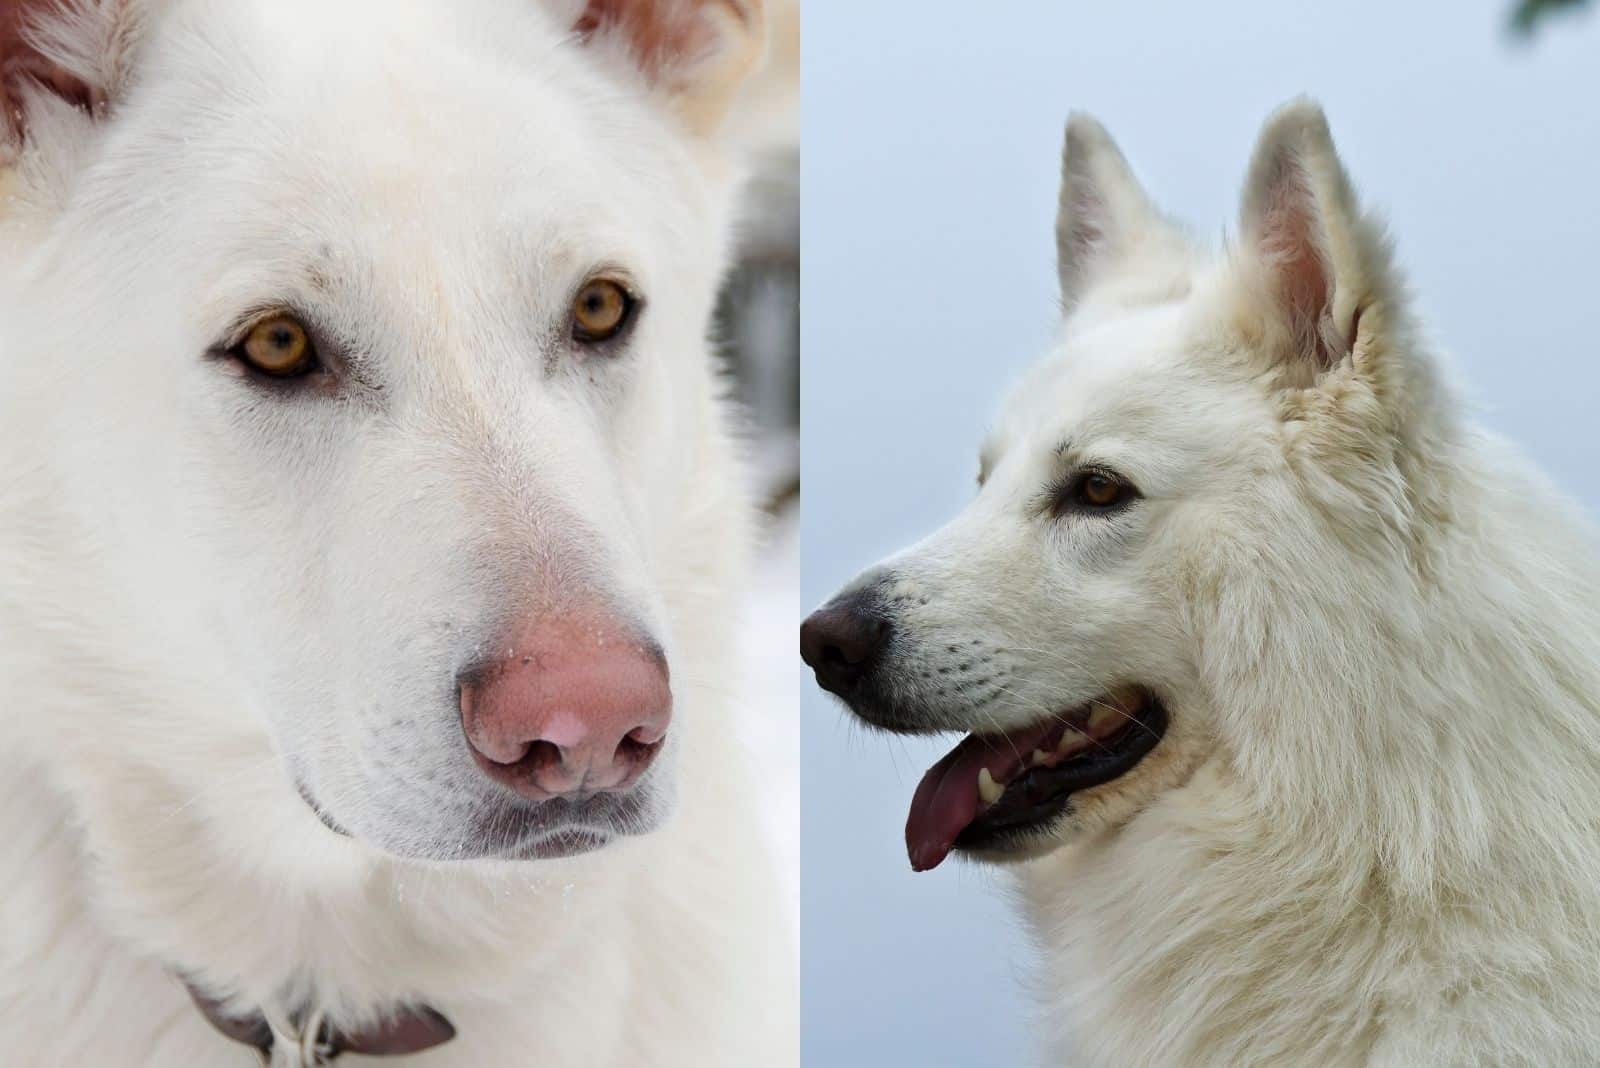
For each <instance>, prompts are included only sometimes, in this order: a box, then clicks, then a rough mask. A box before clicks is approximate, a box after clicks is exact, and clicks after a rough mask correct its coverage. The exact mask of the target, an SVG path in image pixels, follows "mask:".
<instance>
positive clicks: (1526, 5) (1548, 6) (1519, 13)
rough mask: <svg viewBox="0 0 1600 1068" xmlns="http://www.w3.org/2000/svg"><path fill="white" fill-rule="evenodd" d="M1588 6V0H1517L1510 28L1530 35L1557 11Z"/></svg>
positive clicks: (1570, 10) (1575, 9) (1567, 10)
mask: <svg viewBox="0 0 1600 1068" xmlns="http://www.w3.org/2000/svg"><path fill="white" fill-rule="evenodd" d="M1588 6H1589V0H1518V2H1517V5H1516V7H1514V8H1513V9H1512V11H1511V29H1512V30H1513V31H1514V32H1516V33H1518V34H1521V35H1523V36H1525V37H1526V36H1530V35H1532V33H1533V32H1534V31H1535V30H1537V29H1538V28H1539V27H1540V26H1541V25H1542V24H1543V23H1544V22H1545V20H1546V19H1548V18H1549V17H1550V16H1551V15H1554V14H1557V13H1558V12H1569V13H1570V12H1573V11H1578V10H1581V9H1583V8H1586V7H1588Z"/></svg>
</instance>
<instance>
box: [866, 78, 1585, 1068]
mask: <svg viewBox="0 0 1600 1068" xmlns="http://www.w3.org/2000/svg"><path fill="white" fill-rule="evenodd" d="M1061 233H1062V249H1063V256H1064V259H1068V260H1069V262H1064V263H1063V265H1062V281H1063V304H1064V305H1065V306H1066V307H1067V308H1068V309H1069V314H1068V315H1067V316H1066V317H1065V320H1064V325H1063V328H1062V332H1061V338H1060V341H1059V343H1058V345H1057V348H1056V350H1055V352H1054V353H1052V354H1051V356H1050V357H1049V358H1048V359H1047V360H1045V361H1044V362H1043V363H1042V364H1040V365H1039V366H1037V367H1036V368H1034V369H1033V370H1032V371H1031V372H1030V373H1029V375H1028V376H1027V377H1026V379H1025V380H1024V382H1023V383H1022V384H1021V386H1020V387H1019V388H1018V389H1017V390H1016V391H1015V393H1014V394H1013V396H1012V399H1011V400H1010V402H1009V403H1008V405H1007V406H1006V408H1005V410H1004V414H1003V415H1002V417H1001V419H1000V421H999V424H998V429H997V431H996V432H995V434H994V435H993V436H992V438H991V440H990V441H989V442H988V444H987V445H986V446H985V450H984V466H985V468H986V473H987V477H986V481H985V483H984V486H983V488H982V489H981V491H980V492H979V494H978V496H977V498H976V500H975V501H974V502H973V504H972V505H971V506H970V507H969V508H968V509H967V510H966V511H965V512H964V513H963V514H962V515H961V516H959V517H958V518H957V519H956V520H955V521H954V522H953V523H952V524H951V525H949V526H948V527H946V528H945V529H944V530H942V531H940V532H938V533H937V534H935V535H933V536H932V537H931V538H930V539H928V540H927V541H926V542H924V543H922V544H921V545H919V546H917V547H914V548H912V549H910V550H908V551H907V552H906V553H904V554H902V555H900V556H898V557H896V558H894V559H893V560H891V561H889V562H887V563H886V564H885V565H884V567H883V568H882V569H880V570H878V571H876V572H874V573H873V576H872V577H871V578H869V580H868V581H880V580H881V579H882V577H883V576H884V575H892V576H893V585H892V586H891V587H890V589H891V590H892V591H893V596H892V598H891V602H890V603H891V605H892V610H893V612H894V613H895V615H894V619H895V643H896V644H895V647H894V648H895V652H894V656H895V664H896V667H895V669H894V670H895V671H896V672H897V676H898V677H899V678H900V679H901V683H902V686H903V691H902V695H906V694H909V695H911V696H912V697H914V698H915V700H914V701H913V702H911V703H913V704H917V703H920V704H921V705H923V706H924V707H932V708H935V709H937V718H936V719H929V720H928V724H929V725H931V726H939V727H945V728H948V727H952V726H958V727H961V728H963V729H970V730H991V729H994V728H996V727H1005V728H1013V727H1017V726H1020V725H1023V724H1026V723H1028V722H1032V721H1035V720H1038V719H1039V718H1040V717H1041V716H1042V715H1047V714H1050V713H1051V712H1052V710H1055V709H1061V708H1066V707H1070V706H1072V705H1074V704H1077V703H1079V702H1082V701H1084V700H1087V699H1090V698H1092V697H1094V696H1095V695H1096V694H1097V693H1099V692H1101V691H1102V690H1104V689H1106V688H1108V687H1109V686H1112V685H1117V684H1123V683H1137V684H1142V685H1145V686H1148V687H1151V688H1152V689H1153V690H1155V691H1156V692H1157V693H1158V694H1160V695H1161V696H1162V697H1163V699H1164V701H1165V703H1166V705H1167V707H1168V709H1169V711H1170V714H1171V727H1170V730H1169V732H1168V734H1167V736H1166V737H1165V739H1164V740H1163V741H1162V742H1161V743H1160V745H1158V746H1157V748H1156V749H1155V750H1154V751H1153V752H1152V753H1151V754H1150V755H1149V756H1148V757H1147V758H1146V759H1145V760H1144V761H1143V762H1142V763H1141V764H1139V765H1138V766H1137V767H1135V768H1134V769H1133V770H1132V772H1130V773H1129V774H1128V775H1126V776H1125V777H1123V778H1121V779H1119V780H1116V781H1114V782H1112V783H1109V784H1106V785H1104V786H1102V787H1099V788H1096V789H1094V790H1090V791H1087V792H1086V793H1084V794H1083V795H1081V796H1078V797H1076V798H1075V800H1074V809H1073V813H1072V816H1071V818H1070V819H1069V820H1068V821H1066V822H1065V823H1064V824H1063V825H1061V826H1059V827H1057V828H1056V829H1055V830H1054V832H1053V833H1051V834H1050V835H1049V836H1048V837H1046V838H1044V839H1043V840H1040V841H1036V842H1033V843H1030V845H1031V848H1026V849H1023V850H1021V851H1020V852H1019V853H1017V854H1013V855H1012V856H1011V858H1010V859H1014V860H1015V859H1023V860H1024V862H1023V863H1021V864H1020V865H1019V866H1017V867H1016V868H1014V869H1013V870H1014V871H1015V873H1016V875H1017V880H1018V897H1019V899H1020V900H1021V902H1022V903H1023V905H1024V908H1025V912H1026V915H1027V918H1028V921H1029V923H1030V925H1031V929H1032V931H1033V933H1034V935H1035V937H1036V938H1037V941H1038V943H1039V945H1040V947H1041V949H1042V952H1043V959H1044V969H1043V973H1042V974H1040V975H1039V976H1038V977H1037V981H1036V984H1035V985H1036V988H1037V994H1038V998H1039V1004H1040V1010H1041V1011H1040V1017H1039V1021H1038V1026H1039V1032H1040V1033H1041V1034H1042V1035H1043V1037H1044V1040H1045V1046H1046V1049H1047V1055H1046V1062H1047V1063H1049V1064H1063V1065H1064V1064H1070V1065H1074V1066H1078V1065H1104V1066H1114V1068H1128V1066H1134V1065H1153V1066H1163V1068H1169V1066H1216V1065H1229V1066H1244V1065H1383V1066H1393V1068H1400V1066H1412V1065H1421V1064H1428V1065H1462V1066H1466V1065H1528V1066H1564V1065H1584V1064H1593V1063H1595V1061H1596V1058H1597V1057H1600V564H1597V559H1600V558H1597V553H1596V541H1595V538H1594V531H1593V529H1592V527H1591V525H1590V523H1589V522H1588V520H1587V519H1586V518H1585V517H1583V516H1582V515H1580V513H1579V511H1578V510H1577V509H1576V508H1575V507H1574V506H1573V505H1572V504H1571V503H1570V502H1569V501H1568V500H1567V499H1566V498H1564V497H1563V496H1562V495H1561V494H1559V493H1558V492H1556V491H1555V490H1554V489H1552V488H1551V487H1550V486H1549V485H1548V484H1547V483H1546V482H1545V481H1544V479H1543V478H1542V477H1541V476H1540V475H1539V474H1537V473H1536V472H1535V471H1534V470H1532V469H1531V468H1530V466H1529V465H1528V463H1527V462H1526V461H1525V460H1523V459H1522V458H1521V457H1520V456H1518V455H1517V454H1516V452H1515V451H1514V450H1513V449H1512V448H1510V447H1509V446H1508V445H1506V444H1505V443H1504V442H1502V441H1500V440H1498V439H1496V438H1495V437H1493V436H1492V435H1490V434H1488V433H1487V432H1485V431H1484V430H1482V429H1480V428H1478V427H1477V426H1475V425H1474V424H1473V423H1472V422H1471V421H1470V420H1469V419H1468V418H1467V417H1466V415H1465V414H1464V412H1463V408H1462V405H1461V403H1460V402H1459V401H1458V400H1457V398H1456V396H1455V394H1454V392H1453V391H1452V389H1451V388H1450V387H1449V385H1448V383H1447V381H1446V375H1445V373H1444V371H1443V368H1442V366H1441V363H1440V361H1439V360H1438V359H1437V358H1436V357H1435V356H1434V354H1433V353H1432V351H1431V349H1430V347H1429V345H1428V343H1427V341H1426V340H1425V338H1424V336H1423V335H1422V333H1421V332H1420V330H1419V329H1418V328H1417V326H1416V324H1415V322H1414V320H1413V318H1412V316H1411V313H1410V311H1409V308H1408V301H1407V298H1406V295H1405V292H1404V290H1403V288H1402V285H1401V282H1400V280H1399V277H1398V274H1397V272H1396V270H1395V268H1394V266H1393V264H1392V262H1391V253H1390V249H1389V245H1388V242H1387V240H1386V239H1385V237H1384V236H1383V233H1382V231H1381V229H1380V227H1379V226H1378V225H1377V224H1376V222H1374V221H1373V219H1372V218H1371V217H1370V216H1368V215H1366V214H1364V213H1363V212H1362V211H1361V209H1360V208H1359V206H1358V205H1357V204H1356V200H1355V196H1354V194H1353V192H1352V190H1351V187H1350V185H1349V183H1348V181H1347V179H1346V178H1345V175H1344V173H1343V170H1342V168H1341V167H1340V164H1339V161H1338V159H1337V156H1336V155H1335V154H1334V149H1333V145H1332V142H1331V140H1330V139H1329V136H1328V132H1327V127H1326V124H1325V122H1324V121H1323V119H1322V116H1321V113H1320V112H1319V111H1318V110H1317V109H1316V108H1315V106H1313V105H1311V104H1308V103H1304V102H1301V103H1296V104H1292V105H1290V106H1288V107H1286V108H1285V109H1284V110H1282V111H1281V112H1279V113H1278V114H1277V115H1275V116H1274V117H1273V118H1272V119H1271V120H1270V121H1269V122H1268V124H1267V127H1266V128H1265V130H1264V131H1263V133H1262V136H1261V142H1260V144H1259V146H1258V148H1257V152H1256V159H1255V162H1254V163H1253V165H1252V167H1251V170H1250V176H1249V178H1248V179H1247V183H1246V190H1245V196H1244V207H1243V214H1242V218H1241V227H1240V237H1239V241H1238V243H1237V246H1236V247H1234V248H1232V249H1230V250H1229V251H1228V252H1226V253H1225V254H1223V255H1221V256H1209V255H1207V254H1206V253H1205V252H1204V251H1203V250H1201V249H1200V248H1198V247H1197V246H1196V245H1195V244H1194V243H1193V242H1192V241H1191V240H1189V239H1188V238H1187V237H1185V236H1184V235H1183V234H1182V233H1181V232H1180V231H1179V230H1178V229H1177V228H1176V227H1174V226H1173V225H1172V224H1171V223H1170V222H1168V221H1166V220H1165V219H1163V218H1161V216H1160V215H1159V214H1157V213H1156V212H1155V210H1154V209H1153V208H1152V207H1151V206H1150V204H1149V201H1148V199H1147V198H1146V197H1145V196H1144V194H1143V193H1142V191H1140V190H1139V189H1138V188H1137V185H1136V184H1135V183H1134V179H1133V176H1132V173H1131V172H1130V171H1129V170H1128V168H1127V166H1126V164H1125V163H1124V162H1123V161H1122V158H1121V156H1120V155H1119V154H1118V153H1117V151H1116V149H1115V147H1114V146H1113V145H1112V144H1111V142H1110V140H1109V138H1107V137H1106V136H1105V134H1104V131H1103V130H1101V129H1100V128H1099V127H1098V126H1097V125H1096V124H1095V123H1093V121H1092V120H1088V119H1086V118H1083V117H1078V118H1075V119H1074V120H1073V121H1072V123H1071V124H1070V125H1069V128H1068V137H1067V165H1066V167H1065V181H1064V185H1063V199H1062V225H1061ZM1307 253H1310V254H1311V255H1310V257H1309V258H1308V257H1307ZM1071 257H1078V259H1077V260H1076V261H1075V262H1072V261H1070V258H1071ZM1307 293H1312V294H1313V297H1314V299H1312V300H1310V301H1309V303H1308V302H1307V300H1305V299H1304V298H1305V297H1306V295H1307ZM1515 358H1522V357H1521V356H1517V357H1515ZM1064 442H1065V443H1070V444H1069V445H1068V446H1067V448H1066V450H1065V451H1064V452H1063V453H1061V454H1058V453H1057V452H1056V449H1057V447H1058V446H1059V445H1061V444H1062V443H1064ZM1089 461H1092V462H1096V463H1103V464H1107V465H1109V466H1111V467H1113V468H1114V469H1116V470H1118V471H1120V472H1122V473H1123V474H1124V475H1126V476H1128V477H1130V478H1131V479H1132V481H1133V482H1134V483H1135V484H1136V485H1137V486H1138V488H1139V489H1140V491H1141V493H1142V495H1143V496H1142V499H1140V500H1138V501H1137V502H1136V503H1135V504H1134V505H1133V506H1132V507H1130V508H1129V509H1127V510H1126V511H1124V512H1121V513H1119V514H1117V515H1116V516H1114V517H1111V518H1106V517H1101V516H1091V515H1073V514H1067V515H1063V516H1060V517H1059V518H1055V517H1052V516H1051V515H1050V514H1049V509H1048V508H1045V509H1043V510H1041V508H1040V505H1039V502H1040V499H1041V496H1043V497H1045V499H1046V500H1048V493H1049V487H1050V485H1051V483H1052V480H1053V479H1055V478H1056V477H1058V475H1059V474H1060V472H1061V470H1062V469H1063V467H1064V466H1065V467H1070V466H1072V465H1074V464H1076V463H1080V462H1089ZM952 648H963V649H965V648H971V649H972V650H973V653H972V654H970V655H965V656H964V657H963V659H964V660H965V661H966V662H968V663H970V664H971V665H972V667H971V673H972V674H977V673H979V672H981V673H982V675H983V676H984V679H985V680H986V681H985V684H984V685H983V686H979V687H976V696H975V697H973V698H970V699H968V698H965V697H963V696H961V695H962V694H964V693H965V691H963V690H962V689H961V688H960V687H957V688H956V689H955V690H954V694H955V696H949V695H947V697H946V699H944V700H943V701H938V700H933V699H930V697H929V694H928V692H927V691H926V689H925V687H926V686H927V685H928V683H926V682H921V683H919V682H918V681H917V676H918V672H919V670H920V671H921V672H923V673H925V672H926V670H927V668H928V667H930V666H932V665H936V664H942V665H944V666H946V667H949V666H950V658H949V657H948V655H946V654H947V652H948V651H949V650H951V649H952ZM961 667H962V665H957V669H956V673H957V675H958V676H959V675H961V673H962V672H961V670H960V668H961ZM987 680H993V682H992V684H991V683H989V682H988V681H987ZM919 687H920V688H919ZM996 859H1002V858H996Z"/></svg>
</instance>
